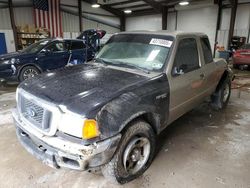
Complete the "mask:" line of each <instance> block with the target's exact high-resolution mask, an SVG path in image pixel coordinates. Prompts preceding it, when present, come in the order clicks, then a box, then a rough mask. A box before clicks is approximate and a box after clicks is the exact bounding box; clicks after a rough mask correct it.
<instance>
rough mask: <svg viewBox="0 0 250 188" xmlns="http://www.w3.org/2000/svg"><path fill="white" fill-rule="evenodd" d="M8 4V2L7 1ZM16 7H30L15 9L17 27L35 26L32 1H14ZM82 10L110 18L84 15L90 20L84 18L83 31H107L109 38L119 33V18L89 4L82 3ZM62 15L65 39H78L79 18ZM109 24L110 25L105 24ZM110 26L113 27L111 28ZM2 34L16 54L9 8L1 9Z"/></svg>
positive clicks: (73, 1)
mask: <svg viewBox="0 0 250 188" xmlns="http://www.w3.org/2000/svg"><path fill="white" fill-rule="evenodd" d="M6 2H7V1H6ZM61 3H62V4H67V5H73V6H78V3H77V0H70V1H69V0H61ZM13 4H14V6H15V5H16V4H18V5H20V4H25V5H26V4H27V5H29V6H27V7H15V8H14V9H13V11H14V18H15V23H16V26H22V25H26V24H29V25H34V24H35V23H34V15H33V8H32V7H31V5H32V0H22V1H20V0H13ZM68 9H69V10H70V11H73V12H74V13H75V14H78V10H77V8H71V9H70V8H68ZM82 10H83V11H88V12H91V13H101V14H106V15H109V16H107V17H106V16H96V15H87V14H83V15H84V16H85V17H86V18H88V17H89V18H90V19H84V18H83V30H85V29H103V30H106V31H107V36H106V37H109V36H111V35H112V34H113V33H116V32H119V31H120V29H119V27H120V20H119V18H117V17H115V16H114V15H112V14H111V13H109V12H107V11H105V10H103V9H100V8H99V9H93V8H91V5H90V4H88V3H84V2H82ZM61 13H62V14H61V15H62V27H63V36H64V37H65V38H76V37H77V36H78V35H79V33H80V32H79V31H80V29H79V17H78V16H76V15H73V14H69V13H66V12H64V11H62V12H61ZM93 19H94V20H100V22H97V21H93ZM102 22H104V23H107V24H108V25H106V24H104V23H102ZM109 25H113V26H114V27H112V26H109ZM0 32H2V33H4V34H5V38H6V46H7V51H8V52H14V51H16V49H15V43H14V36H13V30H12V28H11V21H10V14H9V9H8V8H1V9H0Z"/></svg>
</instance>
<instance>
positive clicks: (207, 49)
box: [201, 38, 213, 64]
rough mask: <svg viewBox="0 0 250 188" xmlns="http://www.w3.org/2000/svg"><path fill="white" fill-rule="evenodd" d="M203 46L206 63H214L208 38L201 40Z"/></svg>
mask: <svg viewBox="0 0 250 188" xmlns="http://www.w3.org/2000/svg"><path fill="white" fill-rule="evenodd" d="M201 46H202V51H203V55H204V60H205V63H206V64H208V63H211V62H213V56H212V50H211V47H210V43H209V40H208V38H201Z"/></svg>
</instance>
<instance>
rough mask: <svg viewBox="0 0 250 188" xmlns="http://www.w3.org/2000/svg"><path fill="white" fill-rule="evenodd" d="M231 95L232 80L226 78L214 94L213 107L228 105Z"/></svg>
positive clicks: (218, 107) (218, 108)
mask: <svg viewBox="0 0 250 188" xmlns="http://www.w3.org/2000/svg"><path fill="white" fill-rule="evenodd" d="M230 96H231V80H230V78H229V77H228V78H226V79H225V80H224V81H223V82H222V84H220V86H219V89H218V90H217V91H216V92H215V93H214V94H213V95H212V97H211V98H212V107H213V108H214V109H215V110H220V109H223V108H225V107H226V106H227V104H228V101H229V99H230Z"/></svg>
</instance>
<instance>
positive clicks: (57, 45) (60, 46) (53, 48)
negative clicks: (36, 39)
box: [45, 42, 65, 52]
mask: <svg viewBox="0 0 250 188" xmlns="http://www.w3.org/2000/svg"><path fill="white" fill-rule="evenodd" d="M45 50H46V51H49V52H63V51H65V45H64V42H54V43H52V44H50V45H49V46H47V47H46V48H45Z"/></svg>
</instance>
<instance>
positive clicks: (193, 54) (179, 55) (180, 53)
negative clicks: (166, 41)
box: [173, 38, 200, 75]
mask: <svg viewBox="0 0 250 188" xmlns="http://www.w3.org/2000/svg"><path fill="white" fill-rule="evenodd" d="M199 67H200V65H199V56H198V49H197V43H196V40H195V39H194V38H185V39H181V40H180V42H179V45H178V47H177V52H176V55H175V61H174V67H173V75H180V74H184V73H187V72H190V71H192V70H195V69H198V68H199Z"/></svg>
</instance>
